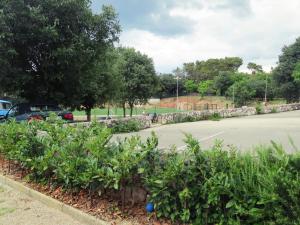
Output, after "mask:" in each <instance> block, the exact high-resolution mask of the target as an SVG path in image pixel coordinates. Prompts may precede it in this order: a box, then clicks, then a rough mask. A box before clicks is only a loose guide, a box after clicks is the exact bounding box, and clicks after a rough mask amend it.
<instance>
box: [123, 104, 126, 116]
mask: <svg viewBox="0 0 300 225" xmlns="http://www.w3.org/2000/svg"><path fill="white" fill-rule="evenodd" d="M123 116H124V118H125V117H126V108H125V103H124V104H123Z"/></svg>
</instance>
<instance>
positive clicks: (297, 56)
mask: <svg viewBox="0 0 300 225" xmlns="http://www.w3.org/2000/svg"><path fill="white" fill-rule="evenodd" d="M299 61H300V38H298V39H297V40H296V42H295V43H293V44H291V45H289V46H285V47H283V49H282V54H281V55H280V56H279V62H278V65H277V67H276V68H275V69H274V71H273V77H274V80H275V82H276V85H277V87H278V88H279V91H280V93H281V95H282V97H284V98H285V99H286V100H287V102H293V101H298V100H299V96H300V83H299V82H297V68H298V65H297V64H298V63H299ZM295 71H296V72H295ZM295 76H296V77H295Z"/></svg>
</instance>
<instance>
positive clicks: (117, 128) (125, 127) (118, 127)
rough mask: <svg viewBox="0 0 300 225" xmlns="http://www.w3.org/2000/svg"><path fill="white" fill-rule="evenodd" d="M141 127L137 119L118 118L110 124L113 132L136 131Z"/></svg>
mask: <svg viewBox="0 0 300 225" xmlns="http://www.w3.org/2000/svg"><path fill="white" fill-rule="evenodd" d="M141 129H142V125H141V122H140V121H138V120H134V119H130V120H118V121H116V122H115V123H114V124H113V125H112V132H113V133H129V132H137V131H140V130H141Z"/></svg>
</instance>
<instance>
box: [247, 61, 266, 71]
mask: <svg viewBox="0 0 300 225" xmlns="http://www.w3.org/2000/svg"><path fill="white" fill-rule="evenodd" d="M247 68H248V69H249V70H251V72H252V74H256V73H262V72H263V68H262V66H261V65H258V64H256V63H253V62H249V63H248V65H247Z"/></svg>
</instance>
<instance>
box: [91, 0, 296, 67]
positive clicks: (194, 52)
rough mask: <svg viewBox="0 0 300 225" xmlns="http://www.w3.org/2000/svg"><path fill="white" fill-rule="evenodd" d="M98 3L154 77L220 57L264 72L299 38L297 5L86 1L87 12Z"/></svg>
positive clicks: (273, 0)
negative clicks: (114, 16)
mask: <svg viewBox="0 0 300 225" xmlns="http://www.w3.org/2000/svg"><path fill="white" fill-rule="evenodd" d="M103 4H106V5H112V6H113V7H114V8H115V9H116V11H117V13H118V15H119V19H120V24H121V27H122V33H121V35H120V42H119V45H122V46H125V47H134V48H135V49H137V50H138V51H140V52H142V53H144V54H147V55H148V56H149V57H151V58H152V59H153V60H154V64H155V68H156V71H157V72H158V73H170V72H172V71H173V70H174V69H176V68H177V67H182V65H183V63H186V62H194V61H196V60H206V59H209V58H223V57H226V56H228V57H231V56H234V57H235V56H237V57H241V58H242V59H243V60H244V65H243V67H242V68H241V70H242V71H245V70H246V65H247V63H248V62H255V63H257V64H260V65H262V66H263V68H264V70H266V71H269V70H270V68H271V67H275V66H276V62H277V61H278V56H279V54H280V53H281V49H282V48H283V46H285V45H289V44H291V43H293V42H294V41H295V40H296V38H297V37H300V25H299V21H300V13H299V9H300V1H299V0H92V10H93V11H94V12H95V13H99V12H101V7H102V5H103Z"/></svg>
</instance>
